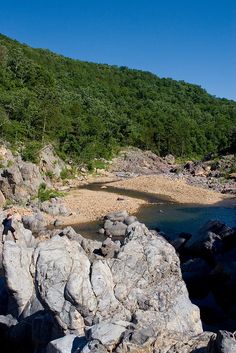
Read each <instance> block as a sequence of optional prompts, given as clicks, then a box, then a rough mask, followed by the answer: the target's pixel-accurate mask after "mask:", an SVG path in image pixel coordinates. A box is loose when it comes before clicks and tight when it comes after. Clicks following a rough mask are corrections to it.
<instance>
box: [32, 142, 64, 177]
mask: <svg viewBox="0 0 236 353" xmlns="http://www.w3.org/2000/svg"><path fill="white" fill-rule="evenodd" d="M39 158H40V163H39V167H40V170H41V171H42V172H43V173H44V174H51V175H52V176H54V177H55V178H60V175H61V172H62V171H63V170H64V169H65V168H66V164H65V163H64V162H63V161H62V160H61V159H60V158H59V157H58V156H57V155H56V154H55V152H54V149H53V146H52V145H47V146H44V147H43V148H42V150H41V151H40V155H39Z"/></svg>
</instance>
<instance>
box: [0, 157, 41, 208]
mask: <svg viewBox="0 0 236 353" xmlns="http://www.w3.org/2000/svg"><path fill="white" fill-rule="evenodd" d="M42 182H43V178H42V176H41V174H40V171H39V168H38V166H36V165H35V164H33V163H30V162H24V161H22V160H21V158H20V157H18V158H16V159H15V160H14V161H13V162H12V164H11V166H10V167H5V168H4V169H2V170H1V171H0V190H1V192H2V193H3V195H4V197H5V198H6V199H9V200H14V201H20V202H22V201H26V200H28V199H29V198H30V197H31V196H35V195H36V194H37V192H38V188H39V185H40V184H41V183H42Z"/></svg>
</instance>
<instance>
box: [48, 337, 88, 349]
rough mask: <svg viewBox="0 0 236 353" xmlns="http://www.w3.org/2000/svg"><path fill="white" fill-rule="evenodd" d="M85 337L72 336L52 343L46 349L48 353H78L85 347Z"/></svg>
mask: <svg viewBox="0 0 236 353" xmlns="http://www.w3.org/2000/svg"><path fill="white" fill-rule="evenodd" d="M85 343H87V342H86V340H85V338H84V337H78V336H76V335H73V334H70V335H66V336H64V337H61V338H58V339H56V340H54V341H51V342H50V343H49V344H48V345H47V348H46V353H76V352H78V350H79V352H80V350H81V349H83V347H84V346H85Z"/></svg>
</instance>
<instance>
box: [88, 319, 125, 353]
mask: <svg viewBox="0 0 236 353" xmlns="http://www.w3.org/2000/svg"><path fill="white" fill-rule="evenodd" d="M129 326H130V323H129V322H124V321H118V322H112V321H107V322H101V323H99V324H97V325H94V326H92V327H91V329H90V330H89V332H88V339H89V340H97V341H99V342H100V343H101V344H102V345H103V346H104V347H105V348H106V349H107V350H108V351H112V350H113V349H114V348H115V347H116V346H117V343H118V342H119V341H120V338H121V336H122V335H123V334H124V332H125V331H126V329H127V328H128V327H129Z"/></svg>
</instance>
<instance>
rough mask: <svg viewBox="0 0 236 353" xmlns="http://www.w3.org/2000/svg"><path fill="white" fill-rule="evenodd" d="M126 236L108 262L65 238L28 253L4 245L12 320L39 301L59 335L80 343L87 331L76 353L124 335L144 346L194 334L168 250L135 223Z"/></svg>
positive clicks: (193, 310)
mask: <svg viewBox="0 0 236 353" xmlns="http://www.w3.org/2000/svg"><path fill="white" fill-rule="evenodd" d="M68 232H69V229H68ZM126 234H127V236H126V238H125V239H124V245H123V246H121V247H120V248H119V249H117V252H116V254H114V257H110V258H107V257H106V258H104V257H101V256H99V255H95V254H93V255H94V256H93V257H91V258H90V257H89V256H88V255H87V253H86V251H85V250H84V249H83V247H82V246H81V245H82V241H81V239H80V240H79V241H77V240H70V239H68V237H67V236H62V237H60V236H58V235H56V236H54V237H53V238H52V239H50V240H48V241H44V242H42V243H39V244H38V245H37V246H36V247H35V249H27V248H25V247H22V246H18V245H17V244H14V243H13V242H10V241H9V242H6V243H5V245H4V249H3V254H4V268H5V271H6V277H7V285H8V287H9V289H10V292H11V293H12V295H13V296H14V299H15V302H16V303H17V307H18V315H19V314H20V313H26V312H27V308H28V307H29V306H30V310H28V312H29V313H30V312H32V310H33V307H37V300H39V301H40V303H42V305H43V307H44V308H47V309H48V310H50V312H51V313H52V315H53V317H54V318H55V319H56V321H57V323H58V324H59V326H60V327H61V329H62V331H63V332H64V334H70V333H73V334H75V335H78V336H83V335H84V331H85V329H86V328H87V327H88V326H89V327H93V329H91V330H92V331H91V333H92V335H91V336H90V340H91V342H90V343H89V344H88V345H87V346H86V347H84V349H83V352H99V353H100V352H102V351H103V349H104V347H105V349H106V347H109V349H110V348H111V347H113V346H114V347H115V346H116V344H118V343H120V340H121V341H122V340H123V337H125V336H127V335H128V334H129V332H133V333H135V335H136V337H137V336H138V335H139V336H140V337H141V336H142V337H143V336H145V337H147V340H148V339H149V338H150V339H151V338H152V337H156V336H157V333H158V332H160V331H167V332H176V333H178V334H182V335H188V336H191V335H196V334H199V333H201V332H202V326H201V321H200V316H199V310H198V308H197V307H196V306H194V305H193V304H192V303H191V302H190V300H189V298H188V293H187V290H186V286H185V284H184V282H183V280H182V277H181V272H180V266H179V259H178V257H177V255H176V253H175V250H174V248H173V247H172V246H171V245H170V244H169V243H167V242H166V240H164V238H162V237H161V236H158V235H156V234H155V235H154V234H153V233H152V232H150V231H149V230H148V229H147V228H146V227H145V226H144V225H142V224H140V223H138V222H135V223H132V224H131V225H130V226H128V228H127V232H126ZM72 238H73V234H72ZM80 243H81V245H80ZM18 278H21V279H22V280H21V281H17V279H18ZM31 308H32V309H31ZM124 322H125V323H124ZM131 322H132V325H131V326H129V324H130V323H131ZM103 324H104V326H103ZM96 325H100V326H96ZM110 325H111V327H113V326H112V325H116V326H115V328H116V329H117V330H111V332H107V335H108V336H107V337H108V338H107V340H106V341H105V340H104V341H103V343H101V341H100V338H99V337H100V336H99V334H98V333H99V332H103V330H105V331H106V329H105V328H106V327H108V326H110ZM99 327H100V328H99ZM98 328H99V329H98ZM109 330H110V329H109ZM130 330H131V331H130ZM102 335H103V334H102ZM103 336H104V339H105V335H103ZM141 341H142V340H141ZM98 349H100V351H99V350H98Z"/></svg>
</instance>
